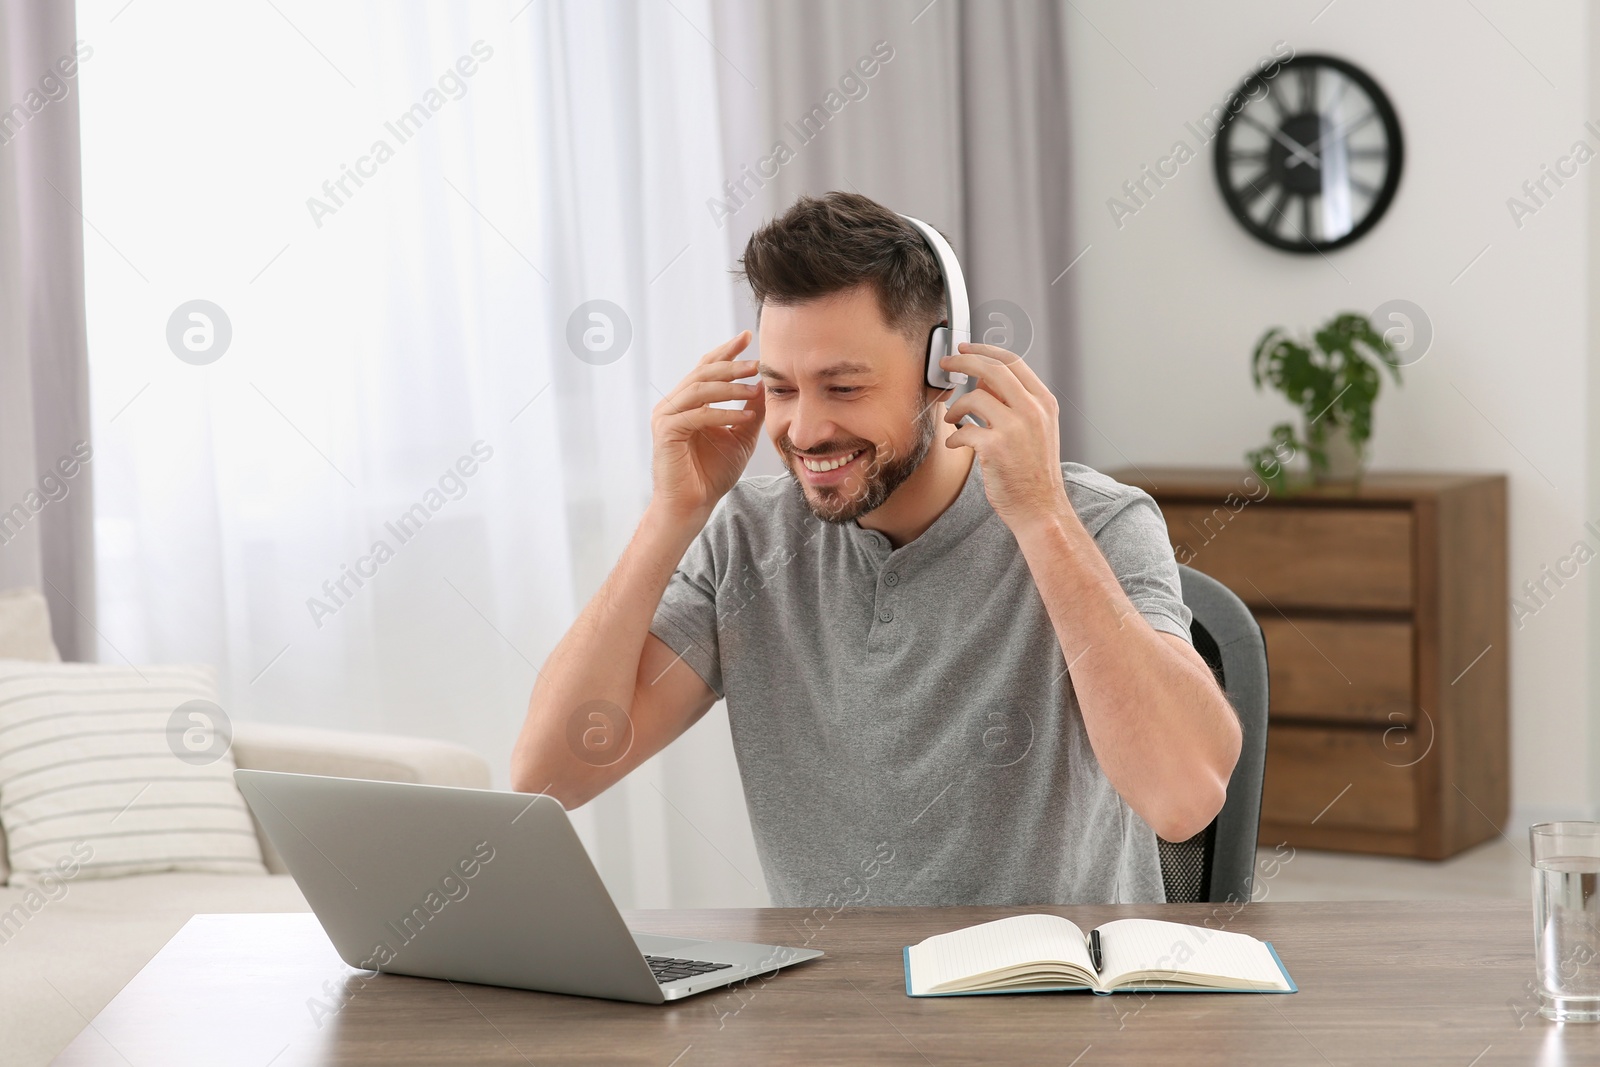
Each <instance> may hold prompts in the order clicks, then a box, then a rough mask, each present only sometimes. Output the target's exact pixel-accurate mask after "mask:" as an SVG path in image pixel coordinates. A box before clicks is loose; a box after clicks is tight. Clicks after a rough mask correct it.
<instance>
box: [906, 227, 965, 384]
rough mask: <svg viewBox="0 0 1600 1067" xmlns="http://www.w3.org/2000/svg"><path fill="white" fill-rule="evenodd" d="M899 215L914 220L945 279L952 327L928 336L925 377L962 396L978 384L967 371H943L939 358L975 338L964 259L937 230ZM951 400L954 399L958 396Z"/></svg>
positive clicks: (945, 300) (945, 296)
mask: <svg viewBox="0 0 1600 1067" xmlns="http://www.w3.org/2000/svg"><path fill="white" fill-rule="evenodd" d="M900 217H901V218H903V219H905V220H906V221H907V222H909V223H911V225H912V226H913V227H915V229H916V231H917V232H918V233H919V234H921V235H922V240H923V241H924V242H925V243H926V244H927V246H928V249H929V250H930V251H931V252H932V253H933V258H934V261H935V262H936V263H938V264H939V274H940V277H942V278H943V279H944V304H945V308H946V311H947V321H948V323H949V326H948V327H947V328H946V327H935V328H934V330H933V333H932V335H931V336H930V337H929V338H928V353H927V369H926V372H925V374H924V377H925V379H926V380H927V383H928V384H929V385H931V386H933V387H934V388H935V389H955V390H956V396H959V395H960V394H961V393H965V392H967V391H968V390H970V389H971V388H973V387H974V386H975V385H976V384H977V383H976V382H975V381H969V380H968V378H967V375H965V374H960V373H955V374H952V373H950V372H948V371H946V370H944V369H943V368H942V367H940V366H939V360H940V359H941V358H943V357H944V356H946V355H949V354H951V353H953V352H955V351H956V346H957V345H959V344H962V343H964V342H967V341H971V340H972V312H971V310H970V308H969V306H968V304H967V280H966V278H965V276H963V275H962V273H961V261H960V260H958V259H957V258H956V252H955V249H953V248H951V247H950V242H949V241H946V240H945V239H944V235H943V234H941V233H940V232H939V231H938V230H936V229H934V228H933V227H932V226H929V225H928V224H927V223H926V222H923V221H922V220H921V219H916V218H912V217H911V216H910V215H901V216H900ZM951 399H952V400H954V399H955V396H952V397H951Z"/></svg>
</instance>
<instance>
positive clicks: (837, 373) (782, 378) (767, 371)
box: [756, 360, 872, 382]
mask: <svg viewBox="0 0 1600 1067" xmlns="http://www.w3.org/2000/svg"><path fill="white" fill-rule="evenodd" d="M756 373H757V374H759V375H760V376H761V377H763V378H770V379H772V380H773V381H778V382H786V381H788V380H789V378H788V376H787V375H785V374H783V373H781V372H779V371H777V370H775V369H773V368H772V367H769V366H768V365H767V364H765V363H763V364H761V366H760V367H758V368H757V369H756ZM871 373H872V365H871V364H868V363H856V362H851V361H848V360H847V361H845V362H843V363H834V364H832V365H830V366H827V367H823V368H822V369H821V370H819V371H817V372H816V374H815V375H814V377H817V378H843V377H846V376H847V375H851V374H871Z"/></svg>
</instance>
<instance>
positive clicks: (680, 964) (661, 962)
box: [644, 956, 733, 985]
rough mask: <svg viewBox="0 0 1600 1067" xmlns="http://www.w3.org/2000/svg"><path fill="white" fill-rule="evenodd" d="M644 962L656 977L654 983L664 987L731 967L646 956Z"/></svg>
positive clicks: (697, 961)
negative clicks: (684, 979)
mask: <svg viewBox="0 0 1600 1067" xmlns="http://www.w3.org/2000/svg"><path fill="white" fill-rule="evenodd" d="M644 961H645V962H646V963H648V964H649V965H650V973H651V974H653V975H655V976H656V981H657V982H660V983H661V984H663V985H665V984H666V983H668V982H676V981H677V980H678V979H680V978H693V977H694V976H695V975H699V974H710V973H711V972H712V971H720V970H723V969H724V968H727V967H732V966H733V964H731V963H707V962H705V961H704V960H680V959H675V958H673V957H671V956H646V957H645V958H644Z"/></svg>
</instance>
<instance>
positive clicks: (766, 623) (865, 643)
mask: <svg viewBox="0 0 1600 1067" xmlns="http://www.w3.org/2000/svg"><path fill="white" fill-rule="evenodd" d="M1061 474H1062V479H1063V481H1064V483H1065V485H1066V490H1067V496H1068V499H1069V500H1070V501H1071V502H1072V506H1073V509H1074V510H1075V511H1076V512H1077V514H1078V517H1079V519H1081V520H1082V522H1083V524H1084V527H1085V528H1086V529H1087V530H1088V531H1089V533H1090V534H1091V535H1092V536H1093V537H1094V538H1095V543H1096V544H1097V545H1098V546H1099V548H1100V551H1101V552H1102V553H1103V554H1104V555H1105V557H1106V559H1107V560H1108V561H1109V562H1110V564H1111V569H1112V570H1113V571H1114V572H1115V573H1116V575H1117V578H1118V580H1119V581H1120V582H1121V583H1122V588H1123V589H1124V590H1125V591H1126V592H1127V594H1128V596H1129V598H1130V599H1131V600H1132V602H1133V605H1134V607H1135V608H1137V609H1138V610H1139V612H1140V613H1141V614H1142V615H1143V616H1144V618H1145V619H1147V620H1149V622H1150V624H1151V625H1152V626H1154V627H1155V628H1156V629H1157V630H1161V631H1163V632H1166V633H1171V634H1177V635H1179V636H1181V637H1183V638H1184V639H1185V640H1188V639H1189V620H1190V614H1189V609H1188V608H1187V607H1185V606H1184V603H1183V600H1182V596H1181V592H1180V586H1179V582H1178V569H1177V563H1176V562H1175V561H1174V559H1173V554H1172V548H1171V546H1170V545H1169V544H1168V542H1167V528H1166V524H1165V522H1164V521H1163V520H1162V518H1161V513H1160V511H1159V510H1158V509H1157V507H1156V505H1155V502H1154V501H1153V500H1151V498H1150V497H1149V496H1148V495H1147V494H1146V493H1144V492H1143V491H1141V490H1139V489H1135V488H1133V487H1131V486H1127V485H1123V484H1122V483H1120V482H1117V481H1114V480H1113V479H1111V478H1108V477H1106V476H1105V475H1103V474H1100V473H1099V472H1097V471H1094V470H1092V469H1090V468H1088V467H1085V466H1082V465H1080V464H1076V463H1063V464H1062V465H1061ZM651 632H652V633H654V634H655V635H656V636H657V637H659V638H661V640H662V641H664V642H665V643H666V644H667V645H669V646H670V647H671V648H672V649H673V651H675V652H677V653H679V654H680V655H682V657H683V659H684V661H685V662H686V663H688V664H689V666H691V667H692V668H694V670H695V671H696V672H697V673H698V674H699V675H700V677H702V678H703V679H705V682H706V684H707V685H708V686H710V687H711V689H712V690H713V691H715V692H716V693H717V694H718V695H719V696H721V697H724V698H726V700H727V705H728V720H729V724H730V727H731V729H732V733H733V745H734V752H735V754H736V756H737V758H738V762H739V771H740V774H741V776H742V778H743V780H744V792H745V799H746V801H747V803H748V805H749V809H750V821H751V824H752V826H753V828H754V831H755V842H756V848H757V851H758V853H759V855H760V857H761V865H762V868H763V870H764V871H765V873H766V878H767V887H768V889H769V891H770V892H771V894H772V899H773V903H774V904H775V905H777V906H779V907H817V906H828V907H837V906H840V905H842V904H844V903H851V904H874V905H879V904H883V905H889V904H897V905H951V904H1078V903H1084V904H1087V903H1117V902H1126V903H1146V902H1161V901H1163V900H1164V899H1165V893H1164V891H1163V889H1162V883H1161V869H1160V863H1159V860H1158V857H1157V852H1156V838H1155V834H1154V832H1153V831H1151V829H1150V827H1149V826H1148V825H1147V824H1146V823H1145V822H1144V820H1143V819H1141V818H1140V817H1139V816H1138V815H1137V814H1136V813H1135V812H1134V811H1133V809H1131V808H1130V807H1128V805H1127V804H1126V803H1125V802H1124V801H1123V800H1122V798H1121V796H1119V795H1118V793H1117V791H1116V790H1115V789H1113V788H1112V786H1111V783H1110V782H1109V781H1107V779H1106V777H1105V775H1104V774H1103V773H1101V770H1100V764H1099V761H1098V760H1097V759H1096V758H1095V754H1094V750H1093V749H1092V748H1091V747H1090V744H1089V737H1088V735H1087V733H1086V732H1085V730H1084V725H1083V718H1082V715H1081V713H1080V712H1079V709H1078V702H1077V698H1076V696H1075V695H1074V693H1073V687H1072V681H1071V676H1070V675H1069V673H1068V671H1067V664H1066V661H1065V658H1064V657H1063V655H1062V652H1061V645H1060V644H1059V642H1058V641H1057V639H1056V633H1055V630H1054V628H1053V627H1052V626H1051V623H1050V619H1049V616H1048V615H1047V614H1046V612H1045V607H1044V602H1043V601H1042V600H1041V599H1040V597H1039V591H1038V588H1037V586H1035V584H1034V581H1033V575H1032V573H1031V572H1030V571H1029V569H1028V564H1027V560H1026V559H1025V558H1024V557H1023V555H1022V550H1021V549H1020V548H1019V547H1018V546H1017V542H1016V539H1015V538H1014V537H1013V536H1012V534H1011V531H1010V529H1009V528H1008V527H1007V526H1006V525H1005V523H1004V522H1003V521H1002V520H1001V519H1000V517H999V516H998V515H996V514H995V512H994V509H993V508H992V507H991V506H990V504H989V500H988V497H987V496H985V495H984V489H983V475H982V471H981V468H980V465H979V464H978V462H977V461H976V460H974V461H973V464H972V470H971V473H970V474H969V475H968V477H967V481H966V485H965V486H964V487H963V489H962V490H961V495H960V496H959V497H958V498H957V499H956V501H955V503H954V504H952V505H951V506H950V507H949V508H948V509H946V510H945V512H944V513H943V514H942V515H940V516H939V517H938V519H936V520H935V521H934V523H933V525H932V526H930V527H929V528H928V529H927V530H926V531H925V532H924V533H923V534H922V536H920V537H918V538H917V539H916V540H914V541H912V542H911V543H909V544H906V545H903V546H902V547H900V548H898V549H895V550H892V551H891V549H890V546H889V540H888V538H886V537H884V536H883V535H882V534H880V533H878V532H876V531H873V530H866V529H863V528H862V527H861V526H859V525H858V524H856V523H855V522H850V523H846V524H843V525H835V524H831V523H826V522H823V521H821V520H820V519H817V518H816V517H814V516H813V515H812V514H811V512H810V511H809V510H808V509H807V508H806V506H805V503H804V501H803V500H802V499H801V497H800V491H799V488H798V487H797V486H795V485H794V484H793V483H792V481H791V479H790V478H789V476H788V475H769V476H764V477H756V478H746V479H744V480H743V481H740V482H739V483H738V484H737V485H736V486H734V488H733V489H732V490H731V491H730V492H729V493H728V494H727V495H726V496H725V497H724V498H723V499H722V500H721V501H720V502H719V503H718V505H717V507H716V509H715V511H714V512H713V513H712V515H711V519H710V521H709V522H708V523H707V525H706V527H705V529H704V530H702V531H701V533H700V534H699V536H698V537H696V539H695V541H694V543H693V544H692V545H691V546H690V547H689V550H688V552H687V553H685V555H684V558H683V562H682V563H681V564H680V565H679V567H678V570H677V572H676V573H675V574H673V576H672V578H671V580H670V582H669V583H668V585H667V589H666V593H665V594H664V595H663V596H662V598H661V604H660V606H659V608H658V609H657V611H656V614H655V619H654V621H653V622H652V624H651Z"/></svg>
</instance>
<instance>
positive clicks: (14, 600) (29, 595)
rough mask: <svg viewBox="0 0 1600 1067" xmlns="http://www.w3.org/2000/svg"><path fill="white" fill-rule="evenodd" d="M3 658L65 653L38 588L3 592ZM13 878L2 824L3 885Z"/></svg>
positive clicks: (44, 658) (51, 658)
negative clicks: (62, 651) (61, 648)
mask: <svg viewBox="0 0 1600 1067" xmlns="http://www.w3.org/2000/svg"><path fill="white" fill-rule="evenodd" d="M0 659H21V660H33V661H36V662H42V663H56V662H59V661H60V659H61V653H60V652H59V651H57V650H56V643H55V640H54V639H53V638H52V637H51V636H50V605H49V604H48V603H47V602H46V601H45V598H44V594H43V593H41V592H40V591H39V590H37V589H27V588H24V589H7V590H5V591H4V592H0ZM10 876H11V867H10V866H9V865H8V864H7V863H6V830H5V826H4V825H0V885H4V884H5V883H6V879H7V878H9V877H10Z"/></svg>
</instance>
